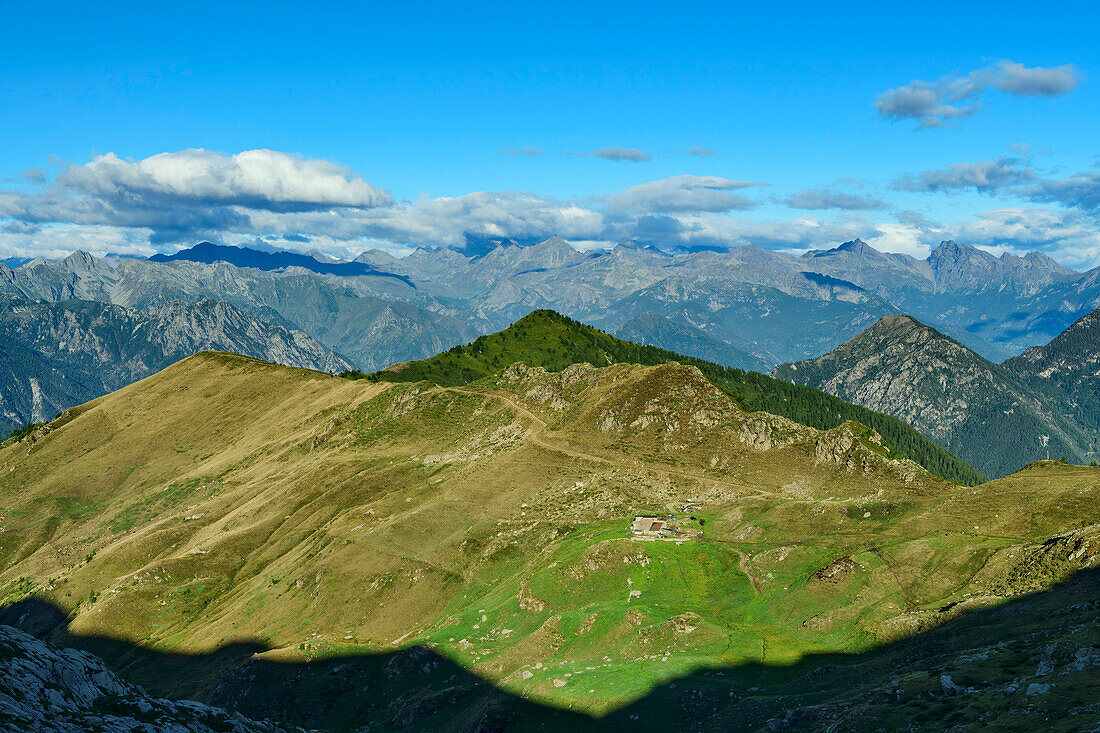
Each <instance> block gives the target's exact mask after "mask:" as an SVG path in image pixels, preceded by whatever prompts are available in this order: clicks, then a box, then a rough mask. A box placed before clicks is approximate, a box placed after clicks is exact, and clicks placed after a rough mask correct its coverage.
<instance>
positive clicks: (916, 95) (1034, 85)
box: [874, 60, 1081, 129]
mask: <svg viewBox="0 0 1100 733" xmlns="http://www.w3.org/2000/svg"><path fill="white" fill-rule="evenodd" d="M1080 82H1081V76H1080V74H1079V73H1078V72H1077V70H1076V69H1075V68H1074V67H1073V66H1072V65H1070V64H1067V65H1065V66H1051V67H1041V66H1036V67H1030V68H1029V67H1027V66H1024V65H1023V64H1020V63H1017V62H1015V61H1008V60H1004V61H1001V62H999V63H997V64H995V65H993V66H988V67H986V68H983V69H978V70H976V71H972V72H970V73H969V74H967V75H966V76H961V77H960V76H945V77H943V78H942V79H939V80H938V81H934V82H929V81H921V80H915V81H912V82H910V83H908V84H906V85H905V86H900V87H897V88H895V89H890V90H888V91H885V92H883V93H882V94H880V95H879V96H878V98H877V99H876V100H875V103H874V106H875V109H877V110H878V113H879V114H880V115H881V116H882V117H884V118H886V119H891V120H917V121H918V125H917V128H918V129H923V128H932V127H945V126H949V125H952V124H954V122H955V120H959V119H962V118H964V117H969V116H971V115H974V114H977V113H978V112H979V111H981V109H982V103H981V101H980V98H981V97H982V96H983V95H984V94H985V92H986V91H987V90H989V89H996V90H998V91H1000V92H1003V93H1005V94H1011V95H1013V96H1016V97H1053V96H1057V95H1060V94H1067V93H1069V92H1071V91H1073V90H1074V89H1076V88H1077V86H1078V85H1079V84H1080ZM964 102H965V104H964Z"/></svg>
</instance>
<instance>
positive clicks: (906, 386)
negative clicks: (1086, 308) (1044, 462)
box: [774, 310, 1100, 476]
mask: <svg viewBox="0 0 1100 733" xmlns="http://www.w3.org/2000/svg"><path fill="white" fill-rule="evenodd" d="M774 374H775V376H777V377H779V378H781V379H785V380H788V381H791V382H794V383H797V384H802V385H806V386H810V387H816V388H818V389H822V390H824V391H826V392H829V393H830V394H834V395H836V396H838V397H840V398H841V399H843V400H846V401H848V402H853V403H855V404H859V405H863V406H865V407H868V408H870V409H873V410H877V411H880V412H885V413H887V414H890V415H894V416H896V417H899V418H901V419H902V420H905V421H906V422H908V423H909V424H910V425H912V426H914V427H915V428H917V429H918V430H920V431H921V432H922V433H924V434H925V435H927V436H929V437H930V438H932V439H933V440H935V441H937V442H938V443H939V444H940V445H942V446H944V447H946V448H948V449H950V450H951V451H953V452H955V453H956V454H958V455H959V456H960V457H961V458H963V459H965V460H966V461H968V462H969V463H970V464H971V465H973V466H975V467H976V468H978V469H979V470H980V471H983V472H984V473H987V474H988V475H991V476H1002V475H1004V474H1007V473H1009V472H1011V471H1015V470H1017V469H1019V468H1021V467H1022V466H1023V465H1024V464H1026V463H1028V462H1030V461H1034V460H1038V459H1042V458H1061V457H1065V458H1068V459H1069V460H1070V461H1073V462H1076V463H1088V462H1090V461H1092V460H1095V459H1096V458H1097V450H1098V449H1100V392H1098V387H1100V310H1096V311H1093V312H1091V313H1089V314H1088V315H1086V316H1085V317H1083V318H1082V319H1080V320H1079V321H1078V322H1077V323H1075V324H1073V325H1072V326H1071V327H1070V328H1069V329H1067V330H1066V331H1065V332H1064V333H1062V334H1061V335H1059V336H1058V337H1056V338H1055V339H1054V340H1052V341H1051V342H1050V343H1049V344H1047V345H1045V346H1036V347H1032V348H1030V349H1028V350H1027V351H1025V352H1024V353H1023V354H1022V355H1020V356H1017V357H1015V358H1012V359H1009V360H1007V361H1005V362H1004V363H1003V364H994V363H992V362H990V361H988V360H987V359H985V358H983V357H981V356H979V355H978V354H976V353H975V352H973V351H971V350H970V349H968V348H966V347H965V346H963V345H962V344H960V343H959V342H957V341H955V340H954V339H952V338H950V337H948V336H945V335H944V334H942V333H940V332H939V331H937V330H935V329H933V328H930V327H928V326H926V325H924V324H922V323H920V322H919V321H917V320H915V319H913V318H911V317H909V316H888V317H886V318H883V319H882V320H880V321H879V322H878V323H876V324H875V325H874V326H872V327H871V328H869V329H867V330H866V331H864V332H863V333H861V334H859V335H858V336H856V337H855V338H853V339H851V340H849V341H847V342H845V343H844V344H841V345H840V346H838V347H837V348H836V349H834V350H833V351H831V352H829V353H828V354H825V355H824V356H821V357H818V358H816V359H811V360H807V361H801V362H797V363H794V364H784V365H781V366H779V367H777V368H776V369H775V372H774Z"/></svg>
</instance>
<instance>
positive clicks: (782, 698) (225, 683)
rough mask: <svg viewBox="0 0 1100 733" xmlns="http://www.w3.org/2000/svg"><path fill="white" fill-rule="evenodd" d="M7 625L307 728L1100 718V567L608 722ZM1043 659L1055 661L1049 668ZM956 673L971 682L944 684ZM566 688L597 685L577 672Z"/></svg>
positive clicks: (25, 624) (426, 662) (688, 687)
mask: <svg viewBox="0 0 1100 733" xmlns="http://www.w3.org/2000/svg"><path fill="white" fill-rule="evenodd" d="M0 623H3V624H10V625H13V626H18V627H20V628H22V629H24V630H25V631H28V632H30V633H32V634H34V635H36V636H38V637H40V638H44V639H47V640H49V641H51V642H53V643H55V644H57V645H58V646H69V647H76V648H81V649H85V650H87V651H90V652H92V653H94V654H96V655H97V656H100V657H101V658H103V659H104V660H105V661H106V662H107V663H108V664H109V665H110V666H111V667H112V668H113V669H115V670H116V671H117V672H119V673H120V674H122V675H123V676H124V677H127V678H128V679H130V680H132V681H133V682H136V683H137V684H140V685H142V686H144V687H145V688H146V689H147V690H148V691H149V692H150V693H152V694H154V695H157V696H164V697H172V698H177V699H178V698H191V699H199V700H203V701H205V702H208V703H210V704H213V705H218V706H222V707H227V708H229V709H230V710H234V711H239V712H241V713H243V714H245V715H247V716H249V717H253V718H268V719H273V720H279V721H283V722H288V723H293V724H296V725H301V726H303V727H306V728H318V729H331V730H361V729H367V730H399V729H410V730H424V729H430V730H482V731H492V730H547V729H562V728H571V729H573V730H577V731H583V730H595V729H600V730H603V731H606V730H618V729H630V728H637V729H650V728H653V727H654V726H665V727H667V728H668V729H670V730H682V729H687V728H690V729H700V730H711V729H720V730H751V729H756V728H760V727H764V728H766V729H771V730H775V729H789V730H817V729H821V728H824V727H826V726H827V725H829V724H837V723H839V724H840V729H846V730H851V729H864V728H870V729H874V728H885V729H893V728H895V727H901V726H909V725H913V724H916V725H917V726H919V725H921V724H922V723H923V724H924V725H927V726H929V727H930V729H939V730H942V729H943V727H944V725H945V723H951V724H967V723H972V724H976V725H978V726H980V727H985V726H988V725H992V726H993V727H997V726H998V721H999V720H1001V718H998V717H997V716H998V715H1009V716H1010V718H1005V719H1004V720H1009V719H1011V720H1012V721H1013V722H1014V724H1021V723H1023V722H1026V719H1027V718H1028V716H1030V715H1034V716H1037V717H1036V718H1035V720H1036V722H1037V724H1039V725H1040V727H1047V726H1043V725H1042V724H1041V723H1039V721H1042V720H1043V717H1044V716H1048V717H1051V718H1052V719H1062V718H1066V717H1067V716H1074V717H1073V720H1074V721H1075V724H1084V723H1086V722H1087V721H1094V722H1092V723H1091V724H1095V723H1096V722H1100V705H1097V704H1094V703H1093V702H1092V701H1094V700H1097V699H1100V697H1098V696H1100V666H1098V665H1096V664H1095V663H1094V666H1091V667H1090V666H1087V665H1086V666H1085V667H1082V669H1081V670H1079V671H1081V673H1082V674H1080V675H1076V674H1070V673H1069V672H1068V671H1066V672H1065V673H1062V672H1058V670H1059V669H1062V670H1063V671H1065V670H1072V669H1074V667H1073V666H1072V664H1071V663H1072V662H1073V661H1074V660H1075V659H1080V658H1081V652H1082V651H1085V650H1087V649H1091V650H1092V653H1093V654H1095V659H1096V660H1097V661H1098V662H1100V651H1098V648H1100V569H1096V570H1085V571H1081V572H1079V573H1077V574H1076V575H1075V576H1074V577H1072V578H1071V579H1070V580H1068V581H1066V582H1064V583H1062V584H1060V585H1058V586H1056V587H1054V588H1052V589H1050V590H1047V591H1043V592H1039V593H1035V594H1033V595H1030V596H1026V597H1021V598H1017V599H1013V600H1010V601H1007V602H1005V603H1004V604H1002V605H1000V606H998V607H995V608H984V609H979V610H975V611H971V612H967V613H962V614H958V615H957V616H955V617H954V618H951V619H949V620H947V621H945V622H944V623H943V624H942V625H940V626H938V627H937V628H935V629H933V630H931V631H928V632H925V633H923V634H919V635H916V636H913V637H910V638H908V639H905V640H902V641H898V642H894V643H890V644H886V645H883V646H881V647H878V648H876V649H874V650H872V651H868V652H864V653H860V654H821V655H812V656H809V657H806V658H805V659H803V660H802V661H801V662H799V663H798V664H796V665H793V666H790V667H775V666H769V665H765V664H760V663H749V664H744V665H738V666H734V667H728V668H724V669H711V670H700V671H697V672H695V673H693V674H691V675H689V676H686V677H683V678H680V679H677V680H674V681H672V682H670V683H667V684H664V685H662V686H660V687H657V688H655V689H653V690H652V691H651V692H650V693H649V694H648V695H646V696H645V697H643V698H641V699H639V700H637V701H635V702H633V703H631V704H629V705H627V706H626V707H624V708H621V709H619V710H616V711H614V712H612V713H610V714H608V715H607V716H605V717H604V718H602V719H594V718H591V717H589V716H586V715H583V714H580V713H576V712H572V711H569V710H562V709H558V708H554V707H551V706H547V705H543V704H539V703H536V702H534V701H531V700H528V699H525V698H523V697H519V696H516V695H512V694H509V693H506V692H503V691H501V690H499V689H497V688H496V687H495V686H493V685H492V684H490V683H488V682H486V681H484V680H482V679H480V678H478V677H477V676H476V675H474V674H472V673H470V672H467V671H466V670H464V669H463V668H462V667H460V666H458V665H457V664H455V663H453V662H451V661H449V660H448V659H446V658H444V657H442V656H440V655H438V654H436V653H435V652H433V651H432V650H430V649H427V648H424V647H410V648H407V649H403V650H400V651H397V652H388V653H380V654H361V655H354V656H343V657H337V658H329V659H321V660H317V661H311V662H276V661H269V660H265V659H257V658H254V657H253V655H254V654H255V653H257V652H261V651H264V650H265V647H264V646H262V645H260V644H251V643H245V644H233V645H229V646H226V647H223V648H221V649H219V650H217V651H216V652H212V653H210V654H202V655H194V656H191V655H185V654H175V653H164V652H158V651H152V650H149V649H146V648H143V647H140V646H137V645H134V644H131V643H129V642H124V641H120V640H117V639H110V638H103V637H95V636H80V635H74V634H72V633H70V632H69V630H68V619H67V617H66V615H65V613H64V612H63V611H62V610H61V609H59V608H58V607H56V606H54V605H52V604H50V603H48V602H44V601H42V600H38V599H33V598H32V599H26V600H23V601H20V602H18V603H15V604H12V605H10V606H8V607H6V608H3V609H0ZM1083 640H1084V644H1085V646H1082V643H1083ZM1052 650H1055V651H1052ZM1078 650H1080V651H1078ZM1075 652H1076V653H1077V656H1076V657H1075V656H1074V654H1075ZM1059 654H1060V655H1061V657H1059V656H1058V655H1059ZM1044 659H1047V660H1050V662H1051V664H1052V665H1053V667H1052V669H1053V670H1054V671H1052V672H1050V673H1049V674H1050V675H1051V676H1044V677H1042V679H1040V678H1037V677H1036V672H1037V667H1039V665H1040V663H1041V662H1043V660H1044ZM1059 659H1061V661H1059ZM1067 660H1068V661H1067ZM532 661H535V660H532ZM1059 665H1061V667H1060V666H1059ZM943 674H948V675H951V676H952V678H953V682H954V683H956V684H958V685H959V686H961V687H963V688H972V689H971V690H970V691H969V692H968V693H966V694H957V695H949V694H947V690H946V689H945V688H944V687H943V683H942V682H941V679H940V676H941V675H943ZM1067 675H1068V676H1067ZM1036 680H1038V681H1046V682H1056V683H1057V684H1056V685H1055V688H1054V690H1053V691H1052V692H1051V693H1050V694H1046V695H1043V696H1028V695H1027V694H1026V688H1027V686H1028V683H1029V682H1032V681H1036ZM1021 681H1022V684H1021ZM1013 682H1015V683H1016V685H1015V689H1014V688H1012V687H1011V686H1010V685H1011V684H1012V683H1013ZM569 684H571V685H574V684H575V685H578V686H584V684H585V683H584V681H583V678H579V679H578V677H577V676H574V677H573V678H572V680H571V681H570V682H569ZM899 690H900V692H899ZM1067 719H1068V718H1067ZM1070 729H1072V730H1079V729H1081V728H1076V727H1075V728H1070Z"/></svg>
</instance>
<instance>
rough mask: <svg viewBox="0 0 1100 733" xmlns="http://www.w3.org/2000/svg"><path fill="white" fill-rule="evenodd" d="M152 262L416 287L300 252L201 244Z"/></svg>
mask: <svg viewBox="0 0 1100 733" xmlns="http://www.w3.org/2000/svg"><path fill="white" fill-rule="evenodd" d="M149 261H150V262H180V261H186V262H205V263H207V264H211V263H214V262H225V263H228V264H230V265H236V266H237V267H252V268H255V269H257V270H266V271H268V272H270V271H272V270H285V269H287V268H290V267H300V268H302V269H303V270H309V271H310V272H317V273H322V274H326V275H342V276H344V277H354V276H377V277H392V278H395V279H397V280H400V281H402V282H404V283H405V284H407V285H409V286H410V287H416V286H415V285H413V284H412V282H411V281H410V280H409V279H408V278H407V277H403V276H401V275H394V274H393V273H391V272H383V271H381V270H379V269H377V268H375V267H373V266H371V265H369V264H367V263H365V262H339V261H335V262H334V261H327V260H324V259H320V258H318V257H310V256H309V255H303V254H298V253H297V252H263V251H261V250H257V249H249V248H247V247H227V246H224V245H219V244H213V243H211V242H200V243H199V244H196V245H195V246H194V247H191V248H190V249H184V250H180V251H179V252H176V253H175V254H172V255H164V254H156V255H153V256H152V257H150V258H149Z"/></svg>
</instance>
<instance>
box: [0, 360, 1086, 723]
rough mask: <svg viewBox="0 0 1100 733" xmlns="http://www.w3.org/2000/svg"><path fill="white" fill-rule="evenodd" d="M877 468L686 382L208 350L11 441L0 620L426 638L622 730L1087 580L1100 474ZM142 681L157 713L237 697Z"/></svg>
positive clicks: (111, 631) (295, 653) (378, 639)
mask: <svg viewBox="0 0 1100 733" xmlns="http://www.w3.org/2000/svg"><path fill="white" fill-rule="evenodd" d="M883 453H884V452H883V451H882V450H881V449H880V447H879V446H877V445H875V443H874V438H873V436H870V435H868V434H866V433H864V432H862V430H861V429H860V428H859V427H858V426H855V425H853V424H850V423H849V424H845V425H842V426H840V427H838V428H835V429H833V430H830V431H826V432H822V431H818V430H814V429H811V428H807V427H805V426H802V425H799V424H797V423H794V422H792V421H790V420H787V419H785V418H781V417H776V416H773V415H770V414H767V413H759V412H757V413H746V412H745V411H744V410H742V409H741V408H740V407H738V406H737V405H736V404H735V403H734V402H733V400H731V399H730V397H729V396H728V395H727V394H726V393H724V392H723V391H721V390H719V389H718V388H716V387H715V386H714V384H713V383H711V382H710V381H709V380H708V379H706V378H705V377H704V376H703V375H702V374H701V373H700V372H699V371H698V370H696V369H694V368H691V367H688V366H681V365H675V364H668V363H665V364H661V365H658V366H650V367H643V366H637V365H631V364H615V365H611V366H608V367H603V368H593V367H587V366H584V365H573V366H570V367H568V368H566V369H565V370H563V371H562V372H558V373H553V372H547V371H545V370H544V369H541V368H537V367H530V366H527V365H524V364H513V365H512V366H510V367H508V368H505V369H504V370H503V371H501V372H500V373H498V374H495V375H492V376H490V377H488V378H485V379H482V380H479V381H478V382H476V383H472V384H470V385H465V386H460V387H439V386H434V385H430V384H427V383H425V382H419V383H370V382H366V381H353V380H346V379H339V378H335V377H332V376H329V375H326V374H321V373H318V372H309V371H305V370H295V369H288V368H283V367H276V366H273V365H269V364H264V363H262V362H258V361H256V360H252V359H245V358H242V357H236V356H232V355H227V354H201V355H197V356H195V357H192V358H189V359H187V360H184V361H183V362H180V363H179V364H177V365H175V366H173V367H171V368H170V369H167V370H165V371H163V372H161V373H159V374H157V375H155V376H153V377H150V378H149V379H146V380H143V381H141V382H138V383H136V384H134V385H131V386H129V387H127V388H125V389H123V390H120V391H118V392H116V393H113V394H111V395H108V396H106V397H103V398H101V399H98V400H96V401H95V402H93V403H90V404H88V405H84V406H82V407H80V408H75V409H73V410H69V411H66V413H65V414H64V415H63V416H62V417H61V418H59V419H58V420H56V421H53V422H52V423H50V424H49V425H47V426H45V427H44V428H42V429H41V430H39V431H36V432H35V433H34V434H32V435H30V436H27V437H26V438H24V439H23V440H21V441H18V442H16V441H12V442H10V443H8V444H6V445H4V446H3V447H2V448H0V523H2V526H3V532H0V606H3V605H9V604H13V603H18V602H19V601H21V600H26V599H28V598H29V597H37V598H39V599H41V600H43V601H45V602H48V603H50V604H53V605H54V606H56V607H58V608H60V609H61V610H62V612H63V616H64V617H65V618H67V619H70V620H69V623H68V628H69V631H70V632H71V633H72V634H75V635H80V636H85V637H87V636H98V637H107V638H112V639H116V640H122V641H125V642H126V643H128V644H130V645H137V646H140V647H141V648H143V649H150V650H155V651H157V652H160V653H164V652H172V653H174V654H206V653H209V652H213V651H215V650H217V649H222V648H226V647H228V646H232V645H234V644H237V643H240V642H248V643H250V644H260V645H262V647H263V650H256V651H257V653H256V656H255V657H254V658H255V659H256V660H257V661H258V662H259V661H267V662H272V663H282V662H293V663H299V662H303V661H309V660H314V659H318V658H332V659H338V658H340V657H345V656H349V655H375V654H378V653H386V652H392V651H395V650H398V649H401V648H403V647H407V646H411V645H422V646H425V647H427V648H430V649H432V650H433V651H434V653H435V654H438V655H441V656H443V657H445V658H446V659H447V660H449V661H450V662H451V663H454V664H457V665H459V666H460V667H462V668H463V669H466V670H469V671H471V672H473V673H474V674H476V675H477V676H479V677H480V678H482V679H483V680H486V681H487V682H490V683H492V684H493V685H495V686H496V687H498V688H500V689H502V690H504V691H506V692H509V693H512V694H514V695H518V696H522V697H524V698H526V699H528V700H530V701H536V702H540V703H543V704H546V705H549V706H552V707H555V708H559V709H572V710H575V711H578V712H583V713H585V714H588V715H606V714H609V713H612V712H613V711H616V710H621V709H624V707H626V706H629V705H631V704H632V703H634V702H635V701H638V700H639V699H641V698H642V697H644V696H646V695H647V694H648V693H649V692H650V691H652V690H653V689H654V688H655V687H659V686H660V685H663V684H665V683H669V684H672V683H675V682H676V680H678V679H679V678H682V677H683V676H684V675H695V674H702V673H705V672H706V671H707V670H713V669H716V668H722V667H725V668H730V667H735V666H739V665H741V666H743V665H749V664H754V663H762V664H763V665H765V666H766V667H767V668H768V669H773V668H777V669H778V668H782V667H785V666H787V665H790V664H795V663H798V662H799V660H803V659H805V658H806V657H807V656H808V655H815V654H822V653H835V652H862V651H867V650H870V649H873V648H875V647H876V646H878V645H879V644H881V643H883V642H889V641H893V640H897V639H899V638H903V637H907V636H910V635H912V634H914V633H917V632H922V631H924V630H927V629H929V628H932V627H935V626H937V625H939V624H941V623H943V622H945V621H948V620H950V619H951V618H953V617H954V616H955V615H957V614H958V613H960V612H962V611H964V610H966V609H968V608H981V607H984V606H988V605H995V604H997V603H999V602H1001V601H1003V600H1004V599H1005V598H1008V597H1012V596H1014V595H1018V594H1020V593H1021V592H1030V591H1033V590H1039V589H1041V588H1044V587H1047V586H1049V585H1050V584H1051V583H1053V582H1057V581H1059V580H1061V579H1063V578H1065V577H1067V576H1068V575H1070V574H1072V573H1073V572H1074V571H1076V570H1077V569H1079V568H1080V567H1087V566H1089V565H1096V564H1097V563H1100V554H1098V552H1100V541H1098V532H1100V514H1098V509H1097V506H1098V505H1097V502H1096V498H1095V492H1096V490H1097V487H1098V486H1100V469H1093V468H1087V467H1071V466H1064V465H1061V464H1053V463H1051V464H1042V465H1037V466H1032V467H1030V468H1029V469H1028V470H1027V471H1024V472H1021V473H1020V474H1015V475H1013V476H1010V477H1007V478H1006V479H1002V480H1000V481H995V482H990V483H987V484H983V485H981V486H977V487H972V488H971V487H960V486H957V485H954V484H950V483H947V482H944V481H942V480H939V479H935V478H933V477H931V476H930V475H928V474H927V473H926V472H924V471H922V470H920V469H919V467H917V466H916V465H915V464H913V463H912V462H909V461H896V460H892V459H890V458H888V457H886V456H885V455H884V454H883ZM688 504H690V508H688V509H685V508H684V507H685V505H688ZM638 513H662V514H666V513H667V514H676V515H677V519H676V520H674V526H675V527H676V528H677V530H678V531H679V533H680V534H678V535H677V536H676V537H675V538H671V539H670V540H669V541H640V540H636V539H633V538H631V536H630V534H629V531H628V527H629V526H630V523H631V520H632V518H633V517H634V515H635V514H638ZM17 618H18V617H17ZM122 663H123V664H126V663H128V662H127V661H126V660H122ZM422 664H423V663H422ZM421 669H423V667H422V666H420V665H415V666H410V667H409V668H408V669H407V670H405V671H402V670H401V669H397V670H394V671H393V674H403V675H404V674H407V675H408V679H413V680H415V679H417V678H418V675H419V674H420V671H419V670H421ZM149 673H150V674H153V675H162V676H161V677H160V678H159V679H160V681H159V682H158V684H157V686H156V687H157V689H158V690H163V692H164V693H166V694H169V693H170V694H173V695H180V696H186V697H192V696H197V697H200V698H203V697H204V696H208V695H212V694H213V693H214V692H215V691H216V690H217V689H222V690H223V691H224V689H225V686H224V685H221V686H220V687H219V685H220V683H221V680H219V679H210V680H205V681H203V680H195V679H193V678H184V676H178V677H173V676H172V675H176V674H177V673H178V670H177V672H172V670H168V669H166V670H162V671H158V670H150V671H149ZM340 674H342V673H340ZM708 679H709V678H708ZM723 684H724V683H723V682H722V681H716V682H715V687H714V689H715V690H718V689H720V688H721V687H722V685H723ZM413 688H415V684H414V683H410V689H413ZM907 689H908V688H907ZM722 692H723V694H727V693H728V692H729V690H728V689H722ZM342 699H343V698H341V697H340V696H334V697H333V698H331V699H330V700H329V701H328V702H327V703H326V704H329V705H331V706H335V707H339V706H340V705H342V704H344V703H343V702H342ZM727 699H728V698H727ZM416 703H417V700H416V699H415V695H414V696H411V697H409V698H404V699H403V701H402V704H407V705H408V706H411V707H412V708H415V705H416ZM626 709H629V707H626ZM402 712H403V713H406V712H407V713H408V714H409V715H411V716H414V717H413V719H416V718H415V716H416V715H419V714H420V713H417V711H416V710H415V709H411V710H404V711H402ZM335 713H336V711H335V710H334V712H333V714H334V715H335ZM308 727H314V726H313V725H309V726H308ZM349 727H350V726H349ZM382 727H385V726H382Z"/></svg>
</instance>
